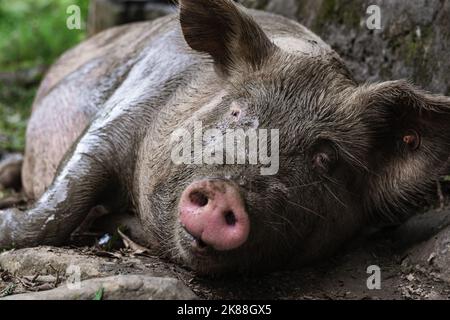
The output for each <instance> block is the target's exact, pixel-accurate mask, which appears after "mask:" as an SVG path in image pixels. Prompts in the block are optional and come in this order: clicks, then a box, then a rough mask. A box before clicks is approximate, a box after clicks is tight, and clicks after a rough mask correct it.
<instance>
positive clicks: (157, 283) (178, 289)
mask: <svg viewBox="0 0 450 320" xmlns="http://www.w3.org/2000/svg"><path fill="white" fill-rule="evenodd" d="M94 299H102V300H119V299H120V300H168V299H170V300H193V299H197V296H196V295H195V294H194V293H193V292H192V291H191V290H190V289H189V288H188V287H186V286H185V285H184V284H183V283H182V282H181V281H179V280H177V279H173V278H158V277H150V276H143V275H121V276H112V277H106V278H96V279H89V280H85V281H82V282H80V284H79V287H78V288H69V287H68V286H67V284H63V285H61V286H59V287H58V288H56V289H52V290H48V291H41V292H33V293H23V294H17V295H12V296H7V297H5V298H3V300H94Z"/></svg>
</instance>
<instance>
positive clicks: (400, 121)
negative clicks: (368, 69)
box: [359, 80, 450, 213]
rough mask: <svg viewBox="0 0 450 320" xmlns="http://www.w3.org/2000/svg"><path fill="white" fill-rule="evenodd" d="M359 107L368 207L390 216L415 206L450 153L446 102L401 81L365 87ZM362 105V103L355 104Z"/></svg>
mask: <svg viewBox="0 0 450 320" xmlns="http://www.w3.org/2000/svg"><path fill="white" fill-rule="evenodd" d="M362 92H363V93H362V94H361V95H360V96H359V97H360V98H362V101H360V102H359V103H360V105H364V108H365V109H364V117H365V119H366V120H365V121H366V123H367V124H368V126H369V128H371V131H372V134H373V136H372V137H371V140H372V142H371V150H369V165H368V169H369V170H368V172H369V173H368V174H369V178H368V180H367V181H368V182H369V186H368V194H367V199H369V202H371V203H369V207H370V208H377V209H380V210H378V211H379V212H385V213H388V212H392V210H389V209H394V210H395V211H397V212H398V210H399V209H404V208H405V209H406V208H407V207H408V205H409V204H412V205H416V204H417V203H415V202H414V201H415V200H414V199H416V200H419V201H420V199H419V197H417V196H416V195H417V194H421V193H422V192H425V191H426V190H427V188H429V187H431V186H435V183H434V182H435V180H436V179H438V178H439V176H440V175H441V174H443V171H444V170H445V169H446V165H447V164H448V158H449V155H450V98H449V97H445V96H440V95H433V94H430V93H427V92H425V91H422V90H420V89H418V88H416V87H414V86H412V85H411V84H409V83H408V82H406V81H402V80H400V81H391V82H385V83H381V84H376V85H369V86H365V87H364V88H363V89H362ZM361 102H362V103H361Z"/></svg>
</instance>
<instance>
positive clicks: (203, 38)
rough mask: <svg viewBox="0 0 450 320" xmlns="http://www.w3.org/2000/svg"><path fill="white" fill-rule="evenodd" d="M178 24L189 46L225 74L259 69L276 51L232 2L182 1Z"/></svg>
mask: <svg viewBox="0 0 450 320" xmlns="http://www.w3.org/2000/svg"><path fill="white" fill-rule="evenodd" d="M180 23H181V28H182V31H183V35H184V38H185V39H186V42H187V43H188V44H189V46H190V47H191V48H192V49H194V50H196V51H199V52H204V53H207V54H209V55H210V56H211V57H212V58H213V59H214V62H215V63H216V66H217V67H218V68H219V70H220V71H221V72H223V73H224V74H228V73H229V72H230V71H231V70H232V69H241V68H243V67H245V66H250V67H251V68H253V69H256V68H258V67H259V66H260V65H261V64H262V63H263V62H264V60H265V59H266V58H267V57H268V56H269V55H270V53H271V52H272V50H273V49H274V48H275V46H274V45H273V44H272V43H271V42H270V40H269V39H268V38H267V36H266V35H265V33H264V32H263V30H262V29H261V28H260V27H259V26H258V24H256V22H255V21H253V19H252V18H251V17H249V16H248V15H247V14H246V13H244V12H243V11H242V10H241V9H239V8H238V7H237V5H236V4H234V3H233V1H231V0H181V1H180ZM243 64H245V65H243Z"/></svg>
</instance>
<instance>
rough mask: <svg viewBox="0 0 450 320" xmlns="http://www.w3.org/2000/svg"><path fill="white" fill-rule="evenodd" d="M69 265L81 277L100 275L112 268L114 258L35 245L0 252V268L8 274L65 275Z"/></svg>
mask: <svg viewBox="0 0 450 320" xmlns="http://www.w3.org/2000/svg"><path fill="white" fill-rule="evenodd" d="M69 266H77V267H78V268H79V270H80V274H81V277H82V279H85V278H89V277H99V276H103V275H105V274H106V273H107V271H108V270H111V269H112V268H114V266H115V263H114V261H108V260H107V259H102V258H100V257H96V256H90V257H87V256H86V255H85V254H81V253H80V252H79V251H78V250H73V249H62V248H54V247H37V248H27V249H20V250H11V251H6V252H3V253H1V254H0V269H3V270H7V271H8V272H10V273H11V274H15V275H19V276H23V275H35V274H40V275H53V274H55V272H58V273H60V274H61V275H64V274H65V273H66V271H67V269H68V268H69Z"/></svg>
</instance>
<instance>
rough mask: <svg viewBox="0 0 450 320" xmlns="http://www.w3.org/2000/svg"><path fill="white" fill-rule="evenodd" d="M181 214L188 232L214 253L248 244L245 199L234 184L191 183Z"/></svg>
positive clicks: (183, 198) (182, 221)
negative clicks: (214, 251)
mask: <svg viewBox="0 0 450 320" xmlns="http://www.w3.org/2000/svg"><path fill="white" fill-rule="evenodd" d="M179 211H180V222H181V224H182V226H183V227H184V228H185V229H186V231H187V232H188V233H190V234H191V235H192V236H193V237H195V238H196V239H198V240H201V241H202V242H203V243H204V244H206V245H208V246H210V247H212V248H214V249H215V250H220V251H225V250H232V249H236V248H238V247H240V246H242V245H243V244H244V243H245V242H246V241H247V238H248V235H249V232H250V221H249V218H248V215H247V212H246V211H245V206H244V203H243V200H242V197H241V196H240V194H239V192H238V189H237V188H236V187H235V186H234V185H232V184H231V183H228V182H225V181H221V180H203V181H198V182H194V183H192V184H191V185H189V186H188V187H187V188H186V189H185V190H184V192H183V193H182V195H181V199H180V206H179Z"/></svg>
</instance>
